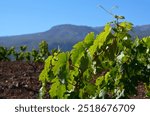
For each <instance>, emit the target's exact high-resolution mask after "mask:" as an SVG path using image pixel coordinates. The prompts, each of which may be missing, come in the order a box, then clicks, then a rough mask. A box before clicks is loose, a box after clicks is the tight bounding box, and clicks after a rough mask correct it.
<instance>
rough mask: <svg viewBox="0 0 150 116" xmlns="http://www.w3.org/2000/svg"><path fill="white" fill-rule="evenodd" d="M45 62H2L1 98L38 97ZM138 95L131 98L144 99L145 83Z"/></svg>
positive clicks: (0, 74) (0, 69)
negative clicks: (40, 75) (39, 79)
mask: <svg viewBox="0 0 150 116" xmlns="http://www.w3.org/2000/svg"><path fill="white" fill-rule="evenodd" d="M42 69H43V63H32V64H31V63H30V64H29V63H27V62H18V61H13V62H10V61H8V62H3V61H1V62H0V99H37V98H38V91H39V89H40V87H41V83H40V82H39V81H38V77H39V74H40V72H41V71H42ZM137 91H138V95H137V96H133V97H131V98H134V99H144V98H145V89H144V86H143V84H139V86H138V87H137Z"/></svg>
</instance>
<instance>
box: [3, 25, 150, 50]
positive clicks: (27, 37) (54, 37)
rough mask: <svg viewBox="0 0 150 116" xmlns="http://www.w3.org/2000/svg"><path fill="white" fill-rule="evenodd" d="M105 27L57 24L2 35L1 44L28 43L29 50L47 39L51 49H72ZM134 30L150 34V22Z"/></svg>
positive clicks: (141, 35)
mask: <svg viewBox="0 0 150 116" xmlns="http://www.w3.org/2000/svg"><path fill="white" fill-rule="evenodd" d="M103 28H104V26H99V27H91V26H85V25H73V24H62V25H56V26H53V27H51V28H50V29H49V30H47V31H43V32H37V33H31V34H23V35H13V36H2V37H0V46H6V47H11V46H15V47H16V48H17V47H19V46H21V45H27V46H28V48H29V50H31V49H33V48H35V49H37V48H38V45H39V43H40V42H41V41H42V40H45V41H47V43H48V44H49V49H53V48H57V47H58V46H59V47H60V48H61V49H62V50H64V51H67V50H70V49H71V48H72V46H73V45H74V44H75V43H77V42H79V41H81V40H83V39H84V37H85V36H86V34H87V33H89V32H94V33H95V34H99V33H100V32H101V31H102V30H103ZM133 31H134V32H135V34H134V35H137V36H139V37H140V38H141V37H144V36H150V24H147V25H141V26H135V27H134V28H133ZM131 35H132V34H131ZM134 35H133V36H134Z"/></svg>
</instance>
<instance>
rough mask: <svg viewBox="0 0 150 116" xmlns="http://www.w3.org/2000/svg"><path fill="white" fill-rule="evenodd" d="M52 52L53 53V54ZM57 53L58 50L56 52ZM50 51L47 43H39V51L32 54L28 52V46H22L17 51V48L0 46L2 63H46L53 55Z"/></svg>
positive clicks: (33, 50)
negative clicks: (12, 61)
mask: <svg viewBox="0 0 150 116" xmlns="http://www.w3.org/2000/svg"><path fill="white" fill-rule="evenodd" d="M54 50H55V49H54ZM54 50H52V51H51V52H53V51H54ZM55 51H57V50H55ZM51 52H50V51H49V50H48V44H47V43H46V41H42V42H41V43H39V50H35V49H32V51H31V52H29V51H27V46H25V45H24V46H20V49H19V50H18V51H17V50H15V47H11V48H6V47H2V46H0V61H11V60H14V61H28V62H30V61H32V62H44V60H45V59H47V57H48V56H49V55H50V54H51Z"/></svg>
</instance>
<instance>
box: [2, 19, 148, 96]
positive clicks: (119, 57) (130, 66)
mask: <svg viewBox="0 0 150 116" xmlns="http://www.w3.org/2000/svg"><path fill="white" fill-rule="evenodd" d="M117 18H118V17H117ZM121 18H122V17H121ZM132 28H133V25H132V23H129V22H121V23H118V21H114V22H110V23H107V24H106V25H105V28H104V30H103V31H102V32H101V33H100V34H98V35H95V34H94V33H93V32H91V33H88V34H87V36H86V37H85V38H84V39H83V41H81V42H78V43H76V44H75V45H74V46H73V49H72V50H71V51H67V52H63V51H61V50H59V49H53V50H51V51H49V50H48V44H47V43H46V42H45V41H42V42H41V43H40V44H39V50H35V49H33V50H32V51H30V52H29V51H27V46H21V47H20V49H19V50H15V47H11V48H5V47H0V98H51V99H119V98H120V99H121V98H143V99H144V98H150V37H144V38H142V39H139V38H138V37H137V38H135V39H134V40H131V36H130V34H129V31H132Z"/></svg>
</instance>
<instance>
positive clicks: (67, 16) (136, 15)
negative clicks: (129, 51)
mask: <svg viewBox="0 0 150 116" xmlns="http://www.w3.org/2000/svg"><path fill="white" fill-rule="evenodd" d="M99 4H101V5H102V6H103V7H105V8H106V9H108V10H112V13H114V14H118V15H124V16H125V17H126V20H127V21H130V22H132V23H133V24H134V25H144V24H150V13H149V12H150V0H1V1H0V36H7V35H20V34H27V33H35V32H43V31H46V30H48V29H50V28H51V27H52V26H55V25H59V24H75V25H87V26H103V25H105V24H106V23H107V22H109V21H112V20H113V17H112V16H111V15H109V14H107V13H106V12H105V11H103V10H102V9H101V8H98V7H97V6H98V5H99ZM114 6H118V8H115V9H112V7H114Z"/></svg>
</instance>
